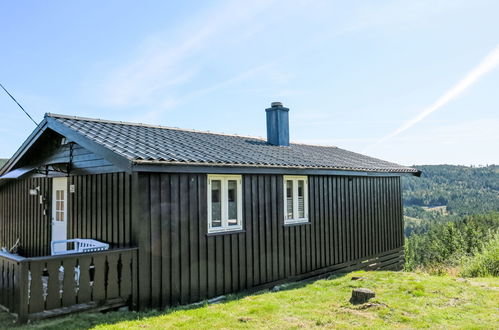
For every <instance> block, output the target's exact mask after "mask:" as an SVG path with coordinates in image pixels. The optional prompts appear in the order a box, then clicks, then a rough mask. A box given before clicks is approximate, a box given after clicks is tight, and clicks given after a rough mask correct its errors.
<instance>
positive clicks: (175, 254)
mask: <svg viewBox="0 0 499 330" xmlns="http://www.w3.org/2000/svg"><path fill="white" fill-rule="evenodd" d="M170 180H171V181H170V191H171V193H170V198H171V289H170V290H171V305H172V306H175V305H178V304H179V303H180V224H179V221H180V218H179V217H180V200H179V198H180V187H179V176H178V175H176V174H175V175H171V177H170Z"/></svg>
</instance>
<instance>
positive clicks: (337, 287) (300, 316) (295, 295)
mask: <svg viewBox="0 0 499 330" xmlns="http://www.w3.org/2000/svg"><path fill="white" fill-rule="evenodd" d="M352 276H363V277H366V279H365V280H361V281H352V280H351V277H352ZM356 287H366V288H370V289H372V290H374V291H375V292H376V298H375V299H373V300H371V301H370V303H368V304H364V305H358V306H354V305H351V304H350V303H349V302H348V300H349V298H350V294H351V291H352V289H353V288H356ZM229 298H230V300H229V301H227V302H225V303H221V304H214V305H205V306H202V307H197V308H191V309H186V308H178V309H170V310H166V311H150V312H146V313H136V312H109V313H106V314H98V313H93V314H92V313H86V314H85V313H83V314H79V315H73V316H69V317H66V318H59V319H53V320H45V321H41V322H37V323H34V324H32V325H30V327H36V328H44V327H49V328H51V329H82V328H92V327H95V328H97V329H108V328H110V329H122V328H152V329H161V328H195V329H218V328H225V329H232V328H274V329H283V328H286V329H287V328H301V327H306V328H313V327H339V328H387V327H389V328H416V327H432V328H435V327H437V328H490V329H492V328H497V326H498V324H499V308H498V306H499V305H498V302H499V278H473V279H467V280H464V279H458V278H452V277H447V276H430V275H426V274H420V273H403V272H354V273H350V274H347V275H343V276H338V277H334V278H331V279H327V280H319V281H316V282H312V283H295V284H293V285H291V286H289V287H287V288H286V290H283V291H279V292H268V291H266V292H262V293H260V294H255V295H250V296H242V297H238V296H231V297H229ZM1 317H3V325H4V326H5V327H7V326H9V325H11V324H9V323H8V321H9V320H8V319H7V318H6V314H3V315H1V316H0V322H2V321H1V320H2V318H1ZM0 324H2V323H0Z"/></svg>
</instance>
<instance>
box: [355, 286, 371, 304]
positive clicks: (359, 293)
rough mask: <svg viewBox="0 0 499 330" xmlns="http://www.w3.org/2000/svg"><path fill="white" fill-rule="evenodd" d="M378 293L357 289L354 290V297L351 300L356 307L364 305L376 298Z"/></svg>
mask: <svg viewBox="0 0 499 330" xmlns="http://www.w3.org/2000/svg"><path fill="white" fill-rule="evenodd" d="M375 296H376V293H374V291H372V290H369V289H366V288H357V289H353V290H352V297H351V298H350V303H352V304H354V305H358V304H363V303H366V302H368V301H369V299H371V298H374V297H375Z"/></svg>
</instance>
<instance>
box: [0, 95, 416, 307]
mask: <svg viewBox="0 0 499 330" xmlns="http://www.w3.org/2000/svg"><path fill="white" fill-rule="evenodd" d="M266 114H267V135H268V138H267V140H265V139H259V138H253V137H244V136H236V135H226V134H216V133H208V132H198V131H192V130H183V129H177V128H167V127H160V126H152V125H143V124H134V123H124V122H116V121H106V120H98V119H89V118H79V117H72V116H64V115H55V114H47V115H46V116H45V118H44V120H43V121H42V123H41V124H40V125H39V126H38V127H37V128H36V129H35V131H34V132H33V133H32V134H31V135H30V137H29V138H28V139H27V140H26V142H25V143H24V144H23V145H22V146H21V147H20V148H19V150H18V151H17V152H16V153H15V154H14V156H13V157H12V158H11V159H10V160H9V162H8V163H7V164H6V165H5V166H4V167H3V168H2V170H1V171H0V175H1V178H0V247H6V248H7V249H10V248H11V247H12V246H14V245H15V244H16V242H17V243H18V244H17V247H18V252H19V254H20V256H21V257H23V258H27V259H26V260H29V261H30V262H31V264H30V265H31V266H29V267H28V266H27V267H28V268H27V269H26V270H24V272H26V273H27V272H31V274H32V276H33V274H35V273H36V274H38V273H37V272H39V273H42V272H46V271H47V269H48V268H50V267H49V266H50V264H51V263H56V264H58V265H59V266H60V265H61V262H62V265H63V266H64V261H54V260H55V259H50V258H54V256H52V257H49V256H50V254H51V241H53V240H56V239H57V240H58V239H71V238H89V239H95V240H98V241H101V242H105V243H108V244H110V247H111V249H110V250H109V251H114V250H117V251H129V250H127V249H136V256H135V255H134V256H133V258H132V257H130V258H132V259H130V260H129V259H123V258H124V257H123V256H121V257H119V259H116V260H118V261H116V260H115V259H113V258H114V257H113V258H111V256H109V255H108V256H104V255H103V254H95V255H92V257H91V258H90V257H89V258H90V259H89V260H88V261H84V256H73V257H74V258H77V257H78V258H79V259H78V258H77V259H74V258H73V259H68V258H70V257H69V256H66V257H65V258H66V259H64V260H71V262H72V263H73V264H74V265H83V264H85V263H88V265H90V263H91V264H92V265H97V264H98V262H97V261H98V260H101V259H102V258H103V259H102V260H105V262H108V263H109V264H108V266H107V267H108V268H106V269H111V268H112V267H111V266H110V265H114V266H116V265H118V264H119V265H120V266H119V267H121V268H119V269H120V270H119V271H116V274H118V275H116V274H115V272H114V271H113V272H111V271H107V272H106V273H105V275H102V276H111V275H110V274H111V273H112V274H113V275H115V276H122V278H120V279H119V281H118V280H117V281H116V282H118V283H119V285H120V287H119V288H118V287H116V288H114V287H104V286H102V288H101V290H103V291H104V292H106V297H107V298H109V297H110V296H109V292H115V291H116V294H117V293H118V292H120V294H121V295H122V292H123V291H126V292H127V296H126V297H127V298H126V301H127V303H129V304H132V305H133V306H134V307H139V308H147V307H165V306H172V305H178V304H186V303H190V302H196V301H200V300H204V299H207V298H211V297H215V296H218V295H222V294H226V293H231V292H237V291H248V290H251V289H254V288H260V287H264V286H272V285H275V284H277V283H280V282H282V281H289V280H296V279H301V278H305V277H311V276H315V275H320V274H324V273H330V272H334V271H347V270H352V269H359V268H369V267H371V268H374V269H377V268H382V269H398V268H399V267H400V266H401V264H402V262H403V241H404V236H403V215H402V200H401V195H402V194H401V185H400V177H401V175H404V174H413V175H418V174H419V173H418V172H417V170H415V169H413V168H408V167H404V166H400V165H397V164H394V163H389V162H386V161H382V160H379V159H374V158H371V157H367V156H364V155H360V154H357V153H353V152H350V151H347V150H343V149H340V148H337V147H326V146H315V145H307V144H298V143H289V129H288V109H287V108H284V107H282V105H281V104H279V103H274V104H272V107H271V108H269V109H267V110H266ZM134 253H135V252H134ZM43 258H47V259H43ZM99 258H100V259H99ZM116 258H118V257H116ZM126 258H128V257H126ZM57 260H59V259H57ZM124 260H125V261H126V265H128V266H129V267H131V268H130V269H128V268H127V271H128V270H130V273H129V274H128V273H127V274H126V277H125V275H124V274H125V271H124V269H125V266H123V265H124V264H125V263H124ZM132 260H133V261H132ZM35 261H37V262H39V264H40V265H38V264H37V265H38V266H36V267H34V266H33V265H34V264H33V263H34V262H35ZM9 262H10V261H9ZM66 262H69V261H66ZM102 262H104V261H102ZM3 265H4V268H3V270H2V268H1V267H2V261H1V256H0V290H2V285H4V287H3V289H4V290H7V289H6V288H7V287H6V286H5V285H6V284H5V283H11V282H8V279H7V277H8V276H18V275H17V273H16V272H18V273H19V272H20V273H21V275H19V276H22V274H23V273H22V272H23V270H22V269H20V270H15V268H12V267H14V266H8V265H10V264H8V265H7V262H5V263H4V264H3ZM5 265H7V266H5ZM85 265H87V264H85ZM88 265H87V266H86V267H88ZM114 266H113V267H114ZM8 267H11V268H12V269H11V268H8ZM38 267H39V268H38ZM54 267H55V266H54ZM92 267H94V266H92ZM95 267H96V266H95ZM110 267H111V268H110ZM34 269H35V273H33V271H34ZM54 269H56V268H54ZM112 269H114V268H112ZM9 274H10V275H9ZM78 274H80V273H78ZM6 276H7V277H6ZM68 276H69V275H68ZM82 276H83V275H82ZM85 276H86V275H85ZM102 278H104V277H102ZM51 281H52V280H51ZM53 281H54V282H50V281H49V289H48V290H49V291H50V285H52V284H50V283H55V284H53V287H55V286H56V284H57V279H53ZM96 281H97V280H96V279H94V282H92V283H94V284H92V285H94V287H93V288H92V287H91V286H90V287H86V288H85V290H88V297H86V298H82V297H80V296H74V292H75V290H72V291H71V293H64V294H62V296H61V295H58V294H57V293H56V291H52V294H49V296H48V298H47V297H45V296H46V295H41V296H43V297H44V298H40V299H41V300H40V301H39V302H37V303H36V305H37V307H33V306H34V302H33V301H34V300H33V298H32V297H31V296H30V298H29V299H28V300H29V303H27V302H25V300H26V299H27V298H26V299H25V300H22V299H23V297H22V296H21V298H19V299H20V300H19V301H18V302H17V305H16V304H14V303H12V305H13V306H14V305H16V306H17V308H19V306H21V308H24V307H23V306H24V305H23V304H24V303H26V304H32V305H33V306H31V305H30V306H28V307H26V308H25V310H24V312H23V313H25V314H26V315H35V314H36V313H35V312H37V313H40V312H43V311H46V310H50V309H51V308H52V309H54V308H56V307H64V306H67V304H71V302H74V303H81V302H82V301H84V300H85V299H87V300H88V301H90V300H92V299H93V300H96V299H97V298H96V293H97V288H96V287H95V285H96V284H95V283H98V282H96ZM103 281H104V280H103ZM21 282H22V281H21ZM113 282H114V281H112V280H106V281H105V283H106V285H118V284H113ZM128 282H133V283H128ZM2 283H3V284H2ZM12 283H13V282H12ZM31 283H32V284H31V285H35V284H36V282H34V281H31ZM33 283H35V284H33ZM40 283H41V282H40ZM67 283H70V284H71V283H72V281H71V280H68V281H67V282H66V280H64V284H65V285H66V284H67ZM103 283H104V282H103ZM87 284H88V283H87ZM26 285H28V284H26ZM68 285H69V284H68ZM71 285H72V284H71ZM78 285H80V286H81V283H80V284H78ZM102 285H104V284H102ZM87 286H88V285H87ZM122 286H126V287H122ZM35 289H36V290H35ZM12 290H14V291H15V290H17V289H12ZM37 290H38V291H37ZM40 290H41V289H40V288H39V287H37V288H33V287H32V288H31V291H30V292H32V293H33V292H39V291H40ZM45 290H47V288H45ZM54 290H55V289H54ZM92 290H93V291H92ZM14 291H12V292H14ZM9 292H10V291H9ZM40 292H41V291H40ZM68 292H70V290H68ZM78 292H84V291H82V289H79V291H78ZM99 294H100V293H99ZM122 296H123V295H122ZM50 297H52V298H51V299H53V300H51V301H49V300H47V299H49V298H50ZM100 298H101V299H103V297H100ZM37 299H38V298H37ZM14 300H15V299H14ZM87 300H85V301H87ZM108 300H109V299H108ZM68 301H69V303H68ZM0 304H3V305H6V304H8V303H5V302H3V303H2V301H1V299H0ZM7 308H8V306H7ZM37 315H38V314H37Z"/></svg>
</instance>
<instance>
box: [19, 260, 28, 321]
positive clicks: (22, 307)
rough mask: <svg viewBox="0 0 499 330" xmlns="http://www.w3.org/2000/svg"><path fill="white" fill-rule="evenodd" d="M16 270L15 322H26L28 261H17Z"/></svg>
mask: <svg viewBox="0 0 499 330" xmlns="http://www.w3.org/2000/svg"><path fill="white" fill-rule="evenodd" d="M17 265H18V267H19V268H18V271H17V273H16V282H17V288H16V295H17V301H18V306H17V309H18V310H17V322H18V323H26V322H27V321H28V303H29V297H28V285H29V284H28V266H29V265H28V262H27V261H25V260H22V261H19V262H18V263H17Z"/></svg>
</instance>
